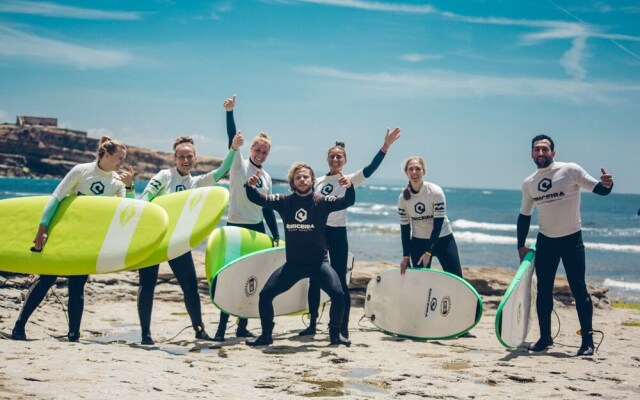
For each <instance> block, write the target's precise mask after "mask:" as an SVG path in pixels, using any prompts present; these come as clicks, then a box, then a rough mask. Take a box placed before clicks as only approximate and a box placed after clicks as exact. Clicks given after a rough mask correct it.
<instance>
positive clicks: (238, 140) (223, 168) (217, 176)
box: [213, 132, 244, 182]
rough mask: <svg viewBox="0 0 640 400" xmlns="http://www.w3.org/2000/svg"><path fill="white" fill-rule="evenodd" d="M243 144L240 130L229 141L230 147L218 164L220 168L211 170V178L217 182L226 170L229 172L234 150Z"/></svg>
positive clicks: (234, 154) (234, 153)
mask: <svg viewBox="0 0 640 400" xmlns="http://www.w3.org/2000/svg"><path fill="white" fill-rule="evenodd" d="M243 144H244V138H243V137H242V132H238V133H236V135H235V136H234V137H233V141H232V142H231V148H230V149H229V152H228V153H227V156H226V157H225V158H224V161H223V162H222V164H221V165H220V168H218V169H216V170H215V171H213V179H214V180H215V181H216V182H218V181H219V180H220V178H222V177H223V176H224V175H225V174H226V173H227V172H229V168H231V164H233V159H234V157H235V156H236V152H237V151H238V149H239V148H240V146H242V145H243Z"/></svg>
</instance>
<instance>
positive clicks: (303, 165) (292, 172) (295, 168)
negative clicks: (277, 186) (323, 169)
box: [287, 162, 316, 192]
mask: <svg viewBox="0 0 640 400" xmlns="http://www.w3.org/2000/svg"><path fill="white" fill-rule="evenodd" d="M303 168H306V169H308V170H309V172H310V173H311V182H312V185H313V186H316V174H315V173H314V172H313V168H311V167H310V166H309V165H308V164H306V163H303V162H297V163H294V164H293V165H292V166H291V168H289V172H288V173H287V180H288V181H289V187H290V188H291V191H292V192H294V191H295V190H296V189H295V186H294V185H293V178H294V177H295V175H296V172H298V171H299V170H301V169H303Z"/></svg>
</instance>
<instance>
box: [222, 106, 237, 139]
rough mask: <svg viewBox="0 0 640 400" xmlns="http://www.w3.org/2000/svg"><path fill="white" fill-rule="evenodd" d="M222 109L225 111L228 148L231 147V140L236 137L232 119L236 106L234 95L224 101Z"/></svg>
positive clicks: (234, 123)
mask: <svg viewBox="0 0 640 400" xmlns="http://www.w3.org/2000/svg"><path fill="white" fill-rule="evenodd" d="M223 105H224V109H225V110H227V137H228V138H229V148H231V147H232V145H233V138H234V136H235V135H236V132H237V130H236V121H235V120H234V119H233V107H235V105H236V95H235V94H234V95H233V97H231V98H227V99H225V101H224V103H223Z"/></svg>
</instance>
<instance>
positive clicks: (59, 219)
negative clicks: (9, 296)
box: [0, 196, 169, 275]
mask: <svg viewBox="0 0 640 400" xmlns="http://www.w3.org/2000/svg"><path fill="white" fill-rule="evenodd" d="M49 198H50V197H49V196H35V197H19V198H12V199H5V200H0V226H1V227H2V228H3V229H2V232H1V233H0V270H2V271H8V272H17V273H23V274H39V275H87V274H100V273H108V272H115V271H120V270H123V269H125V268H127V267H130V266H133V265H135V264H137V263H139V262H140V261H142V260H144V259H145V258H146V257H148V256H149V254H151V252H152V251H153V250H154V249H155V248H156V246H157V245H158V244H159V243H160V241H161V240H162V238H163V237H164V235H165V233H166V231H167V226H168V223H169V222H168V217H167V214H166V212H164V210H163V209H162V208H160V207H158V206H156V205H154V204H150V203H146V202H143V201H139V200H134V199H126V198H119V197H101V196H69V197H66V198H65V199H63V200H62V202H60V205H59V206H58V209H57V211H56V213H55V215H54V217H53V219H52V220H51V222H50V224H49V231H48V240H47V242H46V244H45V245H44V247H43V250H42V252H32V251H30V249H31V247H32V246H33V239H34V237H35V235H36V232H37V231H38V225H39V224H40V217H41V215H42V211H43V210H44V207H45V205H46V204H47V202H48V201H49Z"/></svg>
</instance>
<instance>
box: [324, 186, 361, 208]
mask: <svg viewBox="0 0 640 400" xmlns="http://www.w3.org/2000/svg"><path fill="white" fill-rule="evenodd" d="M331 199H332V200H330V201H327V198H326V197H325V204H326V207H327V210H328V211H329V212H334V211H340V210H344V209H345V208H347V207H351V206H352V205H354V204H355V202H356V190H355V189H354V188H353V185H351V186H349V187H348V188H347V191H346V192H344V196H343V197H337V198H336V197H332V198H331Z"/></svg>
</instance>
